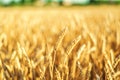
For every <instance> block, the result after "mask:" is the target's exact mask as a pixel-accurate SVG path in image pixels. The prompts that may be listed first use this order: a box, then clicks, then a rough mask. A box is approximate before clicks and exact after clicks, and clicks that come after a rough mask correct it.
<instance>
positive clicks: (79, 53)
mask: <svg viewBox="0 0 120 80" xmlns="http://www.w3.org/2000/svg"><path fill="white" fill-rule="evenodd" d="M71 12H72V11H71ZM100 12H101V11H100ZM80 13H81V15H79V12H77V11H76V12H75V13H69V12H68V13H66V12H65V13H64V15H63V14H62V13H61V12H58V13H57V14H58V15H59V16H60V17H59V16H55V15H54V13H52V12H51V13H50V15H49V16H48V15H47V14H44V16H43V14H40V15H42V16H43V17H42V16H40V15H39V14H35V13H30V14H28V13H27V12H24V13H21V14H20V13H15V14H14V13H12V14H9V15H8V14H4V15H3V16H1V15H0V16H1V17H3V18H0V21H1V24H0V80H11V79H12V80H119V79H120V67H119V66H120V21H119V20H120V16H119V13H120V12H117V13H116V12H113V13H109V12H108V13H107V12H106V14H103V13H99V12H96V11H93V12H90V11H89V14H88V13H87V12H80ZM33 14H35V15H37V17H36V16H34V15H33ZM7 15H8V16H7ZM13 15H14V17H13ZM16 16H17V17H16ZM18 16H19V17H18ZM38 16H39V17H40V18H41V17H42V20H44V19H45V20H46V22H44V21H43V22H41V23H40V22H39V20H40V18H39V17H38ZM51 17H52V20H51ZM53 18H54V20H53ZM61 20H63V22H61V23H60V21H61ZM6 22H7V24H6ZM37 22H38V23H37ZM54 22H55V23H54ZM64 24H68V25H67V27H65V28H64ZM31 25H33V27H32V26H31ZM26 26H28V27H26ZM50 26H54V27H50ZM60 30H61V31H60Z"/></svg>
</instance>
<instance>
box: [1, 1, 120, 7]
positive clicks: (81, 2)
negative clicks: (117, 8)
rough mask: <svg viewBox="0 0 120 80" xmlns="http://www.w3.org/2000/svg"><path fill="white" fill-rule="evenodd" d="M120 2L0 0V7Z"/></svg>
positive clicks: (112, 2) (113, 2) (116, 2)
mask: <svg viewBox="0 0 120 80" xmlns="http://www.w3.org/2000/svg"><path fill="white" fill-rule="evenodd" d="M119 3H120V0H0V5H1V6H18V5H35V6H46V5H59V6H61V5H64V6H68V5H69V6H70V5H90V4H92V5H93V4H94V5H96V4H119Z"/></svg>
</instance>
